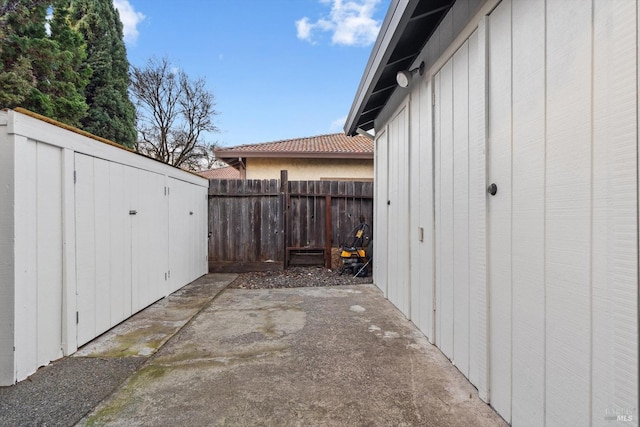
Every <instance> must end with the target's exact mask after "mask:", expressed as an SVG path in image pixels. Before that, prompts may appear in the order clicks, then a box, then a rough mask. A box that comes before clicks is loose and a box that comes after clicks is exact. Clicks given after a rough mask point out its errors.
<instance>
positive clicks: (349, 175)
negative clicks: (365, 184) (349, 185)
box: [246, 158, 373, 181]
mask: <svg viewBox="0 0 640 427" xmlns="http://www.w3.org/2000/svg"><path fill="white" fill-rule="evenodd" d="M246 166H247V176H246V178H247V179H279V178H280V171H281V170H285V169H286V170H287V171H288V172H289V174H288V176H289V180H291V181H304V180H324V179H327V180H343V179H345V180H363V181H365V180H372V179H373V160H358V159H356V160H350V159H268V158H262V159H254V158H248V159H247V165H246Z"/></svg>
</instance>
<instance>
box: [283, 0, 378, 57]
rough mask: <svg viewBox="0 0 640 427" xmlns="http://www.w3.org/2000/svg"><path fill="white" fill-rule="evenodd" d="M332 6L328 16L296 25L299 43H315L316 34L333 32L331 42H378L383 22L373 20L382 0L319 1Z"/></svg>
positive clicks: (351, 43) (350, 44)
mask: <svg viewBox="0 0 640 427" xmlns="http://www.w3.org/2000/svg"><path fill="white" fill-rule="evenodd" d="M320 3H323V4H327V5H329V4H330V5H331V11H330V12H329V16H327V17H322V18H319V19H318V20H317V21H316V22H311V20H310V19H309V18H308V17H306V16H305V17H304V18H302V19H299V20H297V21H296V22H295V25H296V31H297V36H298V38H299V39H300V40H305V41H308V42H310V43H315V39H314V34H317V33H318V32H330V33H332V35H331V42H332V43H333V44H337V45H344V46H367V45H370V44H372V43H373V42H375V40H376V37H377V36H378V32H379V31H380V21H376V20H375V19H374V18H373V14H374V12H375V9H376V6H377V5H378V3H380V0H320Z"/></svg>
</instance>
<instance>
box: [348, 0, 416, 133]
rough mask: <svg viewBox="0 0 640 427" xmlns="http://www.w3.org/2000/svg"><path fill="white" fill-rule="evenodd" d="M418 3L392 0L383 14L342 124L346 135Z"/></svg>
mask: <svg viewBox="0 0 640 427" xmlns="http://www.w3.org/2000/svg"><path fill="white" fill-rule="evenodd" d="M417 5H418V0H393V1H392V3H391V6H390V7H389V11H388V12H387V16H385V18H384V21H383V23H382V27H381V29H380V33H379V34H378V38H377V39H376V43H375V45H374V46H373V50H372V51H371V55H370V56H369V61H368V62H367V66H366V68H365V72H364V74H363V76H362V79H361V80H360V85H359V86H358V90H357V92H356V96H355V98H354V102H353V104H352V105H351V110H350V111H349V115H348V116H347V121H346V123H345V125H344V131H345V133H346V134H347V135H353V134H355V131H356V129H355V126H356V125H355V123H356V121H357V118H358V117H359V116H360V114H361V113H362V110H363V109H364V101H365V100H366V99H368V98H369V96H370V95H371V92H372V91H373V87H374V84H375V82H377V81H378V79H379V77H380V75H381V74H382V71H383V69H384V64H386V63H387V60H388V59H389V57H390V56H391V54H392V52H393V49H394V47H395V45H396V44H397V43H398V40H399V39H400V36H401V35H402V31H403V29H404V27H406V25H407V23H408V22H409V20H410V18H411V14H412V13H413V11H414V10H415V8H416V6H417Z"/></svg>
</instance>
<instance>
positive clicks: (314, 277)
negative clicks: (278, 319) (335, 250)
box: [229, 267, 373, 289]
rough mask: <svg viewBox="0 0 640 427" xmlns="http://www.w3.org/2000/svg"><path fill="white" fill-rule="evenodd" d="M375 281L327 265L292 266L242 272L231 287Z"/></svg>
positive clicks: (297, 285) (338, 284) (300, 286)
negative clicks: (278, 269) (281, 269)
mask: <svg viewBox="0 0 640 427" xmlns="http://www.w3.org/2000/svg"><path fill="white" fill-rule="evenodd" d="M363 283H373V280H372V278H371V275H369V276H368V277H353V275H352V274H347V273H345V274H343V275H340V272H339V271H338V270H330V269H328V268H325V267H290V268H288V269H286V270H284V271H256V272H251V273H242V274H239V275H238V278H237V279H236V280H234V281H233V282H232V283H231V284H230V285H229V288H236V289H274V288H306V287H312V286H341V285H359V284H363Z"/></svg>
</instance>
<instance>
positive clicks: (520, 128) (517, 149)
mask: <svg viewBox="0 0 640 427" xmlns="http://www.w3.org/2000/svg"><path fill="white" fill-rule="evenodd" d="M544 8H545V4H544V0H514V1H513V3H512V22H513V30H512V32H513V50H512V57H513V69H512V81H513V91H512V93H513V95H512V96H513V106H512V123H513V166H512V167H513V174H512V187H513V188H512V207H513V212H512V229H513V233H512V236H511V245H512V261H511V263H512V271H513V273H512V276H513V281H512V289H513V299H512V304H513V319H512V321H513V341H512V346H513V348H512V364H513V384H512V386H513V389H512V417H511V420H512V422H513V424H514V425H530V426H539V425H544V401H545V399H544V384H545V362H544V358H545V339H544V336H545V285H544V284H545V263H544V261H545V258H544V256H545V250H544V248H545V245H544V235H545V222H544V221H545V121H544V119H545V102H544V97H543V96H540V95H541V94H544V92H545V70H544V63H545V61H544V54H545V53H544V48H545V40H544V32H543V31H540V28H544V23H545V18H544ZM499 191H500V190H499Z"/></svg>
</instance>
